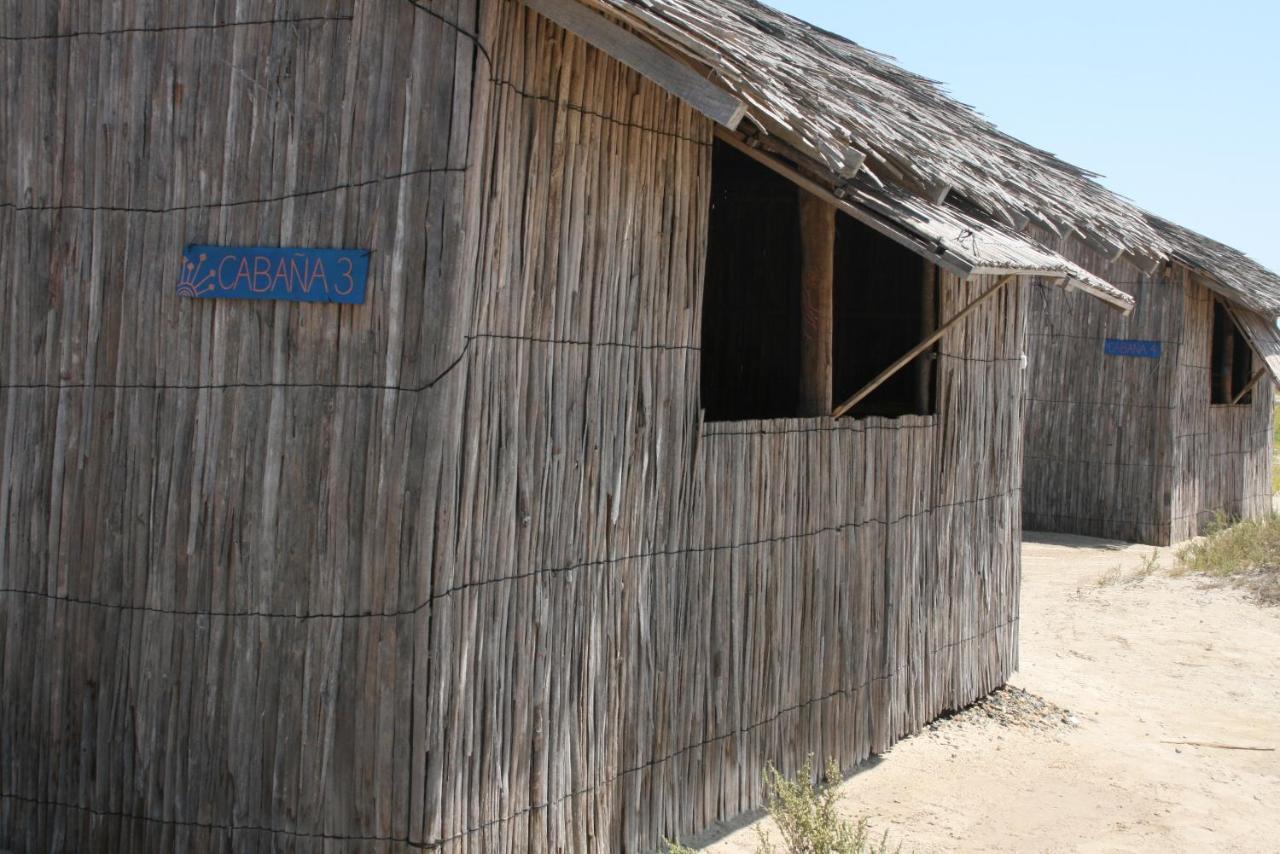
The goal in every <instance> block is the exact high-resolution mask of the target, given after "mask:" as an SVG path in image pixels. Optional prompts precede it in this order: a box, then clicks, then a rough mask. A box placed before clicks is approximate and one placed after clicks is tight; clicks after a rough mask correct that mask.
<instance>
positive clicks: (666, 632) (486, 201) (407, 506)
mask: <svg viewBox="0 0 1280 854" xmlns="http://www.w3.org/2000/svg"><path fill="white" fill-rule="evenodd" d="M10 3H11V4H12V3H13V0H10ZM418 6H420V7H421V8H418V7H415V5H414V4H411V3H409V2H407V0H385V2H382V0H380V2H363V0H362V2H345V3H344V2H336V0H335V2H328V0H326V2H323V3H319V4H307V3H303V2H302V0H289V1H288V2H286V0H280V2H274V0H273V2H250V0H245V2H242V3H239V4H237V5H236V9H235V12H234V16H233V17H236V18H237V20H242V21H259V22H260V23H255V24H245V25H243V26H241V25H237V26H230V25H227V26H223V25H222V24H218V25H217V26H213V27H204V25H207V24H212V23H216V22H217V21H218V20H219V19H218V18H217V16H214V15H212V14H211V13H210V12H209V10H208V9H205V8H204V7H202V6H201V5H200V4H172V3H161V4H157V3H151V2H138V3H134V2H125V0H122V2H118V3H112V4H74V3H68V4H54V5H50V4H48V3H44V2H37V0H24V2H21V3H18V4H17V7H18V9H19V13H18V14H17V15H15V16H14V17H13V21H14V23H13V26H14V27H15V30H14V32H43V33H54V32H63V31H66V32H69V31H71V30H76V31H94V32H98V31H105V30H115V29H118V28H127V27H137V28H139V29H140V30H146V31H139V32H130V33H115V32H113V34H110V35H94V36H89V35H82V36H76V37H74V38H72V37H67V38H54V39H40V40H36V41H32V42H27V41H20V42H4V43H3V44H0V68H3V70H4V78H3V80H4V83H3V86H0V115H2V116H3V118H4V121H5V127H6V130H7V131H8V129H10V128H12V132H6V133H4V134H0V146H3V147H4V152H5V155H4V157H3V160H0V192H2V193H3V195H0V201H3V202H5V203H12V204H13V205H14V206H11V207H0V280H2V281H3V282H4V283H5V285H6V287H5V288H4V290H3V295H2V296H0V382H2V383H3V386H4V387H3V388H2V389H0V431H2V432H0V684H3V685H4V689H5V690H3V691H0V756H3V757H4V761H3V762H0V846H9V847H12V848H14V849H16V850H36V851H43V850H49V849H51V848H57V847H62V848H65V849H67V850H75V851H83V852H116V851H172V850H180V851H191V852H204V851H226V850H234V851H237V852H239V851H247V852H269V851H282V850H300V851H306V850H329V851H359V852H377V854H382V852H393V851H403V850H405V849H406V848H408V847H411V846H439V848H438V850H442V851H446V852H467V851H470V852H475V851H484V852H486V854H488V852H496V853H497V854H518V852H525V851H534V852H538V851H544V852H551V851H559V850H565V851H588V852H590V851H608V852H614V851H635V850H651V849H653V848H656V847H657V846H658V845H659V844H660V841H661V839H662V838H663V837H685V836H687V835H688V834H690V833H691V832H693V831H695V830H697V829H701V828H704V827H705V826H707V825H708V824H710V823H712V822H714V821H717V820H719V819H723V818H726V817H729V816H732V815H736V814H738V813H740V812H742V811H743V810H746V809H751V808H754V807H756V806H758V805H759V804H760V803H761V800H762V797H763V794H764V793H763V784H762V774H761V772H762V769H763V767H764V765H765V763H766V762H768V761H773V762H774V763H775V764H777V765H778V766H779V767H781V768H784V769H788V770H794V769H796V768H797V767H799V765H800V763H802V762H803V760H804V758H805V757H806V756H807V755H808V754H809V753H810V752H813V753H817V754H819V755H820V757H821V758H826V757H832V758H834V759H836V761H838V762H839V763H840V764H841V765H842V766H843V767H845V768H851V767H852V766H853V765H855V764H856V763H858V762H860V761H862V760H864V759H865V758H866V757H868V756H869V755H870V753H871V752H872V751H873V750H884V749H886V748H887V747H889V746H890V745H891V744H893V743H894V742H895V741H896V740H897V739H898V738H900V737H902V736H903V735H905V734H906V733H909V732H912V731H915V730H918V729H919V728H920V727H921V726H922V725H923V724H924V723H925V722H926V721H928V720H930V719H931V718H933V717H935V716H937V715H938V714H940V713H941V712H942V711H944V710H946V709H949V708H954V707H957V706H960V705H963V704H965V703H967V702H969V701H971V700H972V699H974V698H976V697H977V696H978V695H980V694H982V693H985V692H986V691H989V690H990V689H992V688H994V687H996V686H997V685H999V684H1000V683H1001V682H1002V681H1003V680H1004V679H1005V678H1006V677H1007V675H1008V674H1009V673H1010V672H1012V670H1013V668H1014V667H1015V665H1016V661H1017V646H1016V637H1017V629H1018V624H1017V620H1018V612H1017V589H1018V568H1019V564H1018V561H1019V555H1018V549H1017V545H1016V539H1017V530H1018V524H1019V515H1018V490H1019V483H1020V481H1021V470H1020V466H1021V454H1020V452H1019V451H1020V447H1021V442H1022V438H1021V430H1020V423H1021V422H1020V418H1021V404H1020V403H1019V395H1020V392H1021V383H1022V373H1021V371H1020V370H1019V365H1018V359H1019V354H1020V352H1021V346H1022V340H1023V339H1022V335H1023V323H1024V321H1025V311H1026V304H1025V300H1026V294H1025V292H1024V291H1022V290H1020V289H1016V288H1007V289H1005V290H1004V291H1003V292H1002V293H1001V294H1000V296H998V297H993V298H992V299H991V301H989V302H987V303H985V304H984V306H983V307H982V308H981V309H979V310H977V311H975V312H973V313H972V314H970V315H969V316H968V317H966V318H965V320H964V322H962V323H959V324H957V325H955V326H953V327H952V328H951V329H950V330H949V331H948V332H947V334H946V335H945V336H944V337H943V338H942V339H941V340H939V342H938V345H937V347H938V361H937V381H936V388H937V414H936V415H935V416H928V417H917V416H913V417H907V418H901V419H894V420H890V419H881V418H868V419H865V420H855V419H845V420H842V421H839V422H837V421H835V420H833V419H831V418H805V419H781V420H777V421H768V422H746V423H736V424H704V423H702V421H701V417H700V402H699V387H698V384H699V376H700V359H701V353H700V346H701V345H700V329H701V320H702V318H701V312H702V302H701V285H702V280H701V277H702V274H703V270H704V268H705V263H706V257H705V250H706V246H705V236H706V232H707V222H708V211H709V202H710V178H711V176H710V168H711V143H712V140H713V138H714V137H713V127H712V123H711V122H710V121H708V120H707V119H706V118H705V117H704V116H702V115H700V114H698V113H697V112H696V111H695V110H693V109H692V108H691V107H690V106H689V105H688V104H686V103H684V102H682V101H680V100H679V99H677V98H675V97H672V96H671V95H669V94H668V93H667V92H666V91H664V90H663V89H662V88H660V87H659V86H657V85H656V84H653V83H652V82H650V81H648V80H646V79H645V78H644V77H643V76H641V75H640V74H638V73H636V72H634V71H632V70H630V69H628V68H627V67H625V66H624V65H623V64H621V63H619V62H617V61H615V60H613V59H611V58H610V57H608V56H607V55H605V54H604V53H602V52H601V51H599V50H597V49H596V48H594V47H592V46H590V45H589V44H587V43H586V42H585V41H584V40H582V39H580V38H577V37H574V36H572V35H570V34H567V33H566V32H565V31H564V30H563V29H561V28H559V27H557V26H555V25H554V24H553V23H552V22H550V21H548V20H546V19H544V18H542V17H541V16H539V15H536V14H533V13H531V12H530V11H529V10H528V9H527V8H526V7H525V6H524V5H523V4H521V3H518V2H514V0H482V2H480V3H461V2H451V0H432V2H430V3H426V2H421V3H419V4H418ZM229 14H230V13H229ZM297 15H305V16H315V15H322V16H331V17H333V18H334V20H315V21H309V22H301V21H284V20H280V21H278V22H275V23H271V21H273V20H275V19H276V18H280V19H284V18H289V17H291V16H297ZM442 18H443V20H442ZM261 22H266V23H261ZM8 24H9V20H8V19H6V25H8ZM19 25H21V26H22V27H24V28H26V27H29V28H30V29H29V30H28V29H21V30H18V29H16V28H17V27H18V26H19ZM196 25H201V26H202V28H201V29H199V30H185V29H176V30H172V31H164V32H153V31H151V29H152V28H153V27H156V26H175V27H185V26H196ZM6 32H8V31H6ZM475 39H479V42H480V44H481V45H482V46H483V48H484V49H483V50H480V49H479V48H478V47H477V45H476V42H475V41H474V40H475ZM11 71H12V73H10V72H11ZM335 104H340V105H344V106H343V107H342V109H334V108H333V105H335ZM108 131H109V132H108ZM196 239H200V240H207V241H210V242H226V243H233V242H234V243H240V244H279V243H283V242H285V241H293V242H297V243H300V244H303V245H309V244H313V243H314V244H320V245H341V246H362V247H367V248H370V249H372V250H373V253H374V255H373V279H372V282H371V288H370V301H369V303H368V304H367V305H365V306H361V307H350V308H335V307H332V306H301V305H289V306H283V305H257V304H251V303H233V302H191V301H183V300H179V299H178V298H177V297H176V296H175V295H174V292H173V288H172V287H171V283H172V282H173V281H174V278H175V276H176V272H177V263H178V259H179V257H180V254H181V249H182V246H183V245H184V244H185V243H186V242H187V241H191V240H196ZM993 284H994V282H993V281H992V280H990V279H984V280H981V281H979V282H961V281H959V280H958V279H957V278H956V277H954V276H951V275H943V276H942V279H941V282H940V284H939V307H938V310H939V313H940V314H941V315H942V316H944V317H946V316H952V315H954V314H955V313H956V312H957V311H958V310H959V309H960V308H961V307H963V306H964V305H965V304H966V303H967V302H968V300H969V298H970V296H971V294H972V293H973V292H974V288H984V289H985V288H990V287H991V286H992V285H993ZM33 638H35V639H38V640H39V642H38V643H32V642H31V639H33ZM815 638H821V639H822V643H821V644H820V645H819V646H815V645H814V641H813V639H815Z"/></svg>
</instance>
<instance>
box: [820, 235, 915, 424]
mask: <svg viewBox="0 0 1280 854" xmlns="http://www.w3.org/2000/svg"><path fill="white" fill-rule="evenodd" d="M937 272H938V268H937V267H936V266H935V265H933V264H929V263H928V262H926V261H925V260H924V259H923V258H921V257H920V256H919V255H917V254H915V253H914V252H912V251H911V250H909V249H907V248H905V247H903V246H899V245H898V244H897V243H894V242H893V241H892V240H889V239H888V238H886V237H883V236H881V235H879V234H877V233H876V232H874V231H872V230H871V229H870V228H868V227H867V226H865V225H863V224H862V223H860V222H858V221H857V220H855V219H853V218H852V217H848V216H844V215H841V216H839V217H838V218H837V222H836V276H835V356H834V362H835V365H834V368H835V375H834V377H833V383H834V386H835V399H836V401H844V400H848V399H849V398H850V397H852V396H853V395H855V394H857V393H858V392H859V391H861V390H862V389H863V388H864V387H865V386H866V385H867V384H868V383H870V382H871V381H872V380H874V379H875V378H876V377H877V376H879V374H880V373H881V372H882V371H883V370H884V369H885V368H887V367H889V366H890V365H892V364H893V363H894V362H896V361H898V359H900V358H902V357H903V356H905V355H906V354H907V353H909V352H911V350H912V349H914V348H915V347H916V346H917V345H918V344H919V343H920V342H921V341H923V340H925V339H926V338H928V337H929V335H930V334H931V333H932V332H933V331H934V330H935V329H936V328H937V318H936V310H937V304H938V290H937V289H938V277H937ZM935 352H936V348H931V349H930V350H928V351H926V352H925V353H923V354H922V355H920V356H919V357H917V358H916V360H915V361H914V362H912V363H911V364H909V365H907V366H906V367H905V368H903V369H901V370H900V371H898V372H897V373H896V374H894V375H893V376H891V377H890V378H889V379H888V380H886V381H885V383H884V384H883V385H881V386H880V387H879V388H877V389H876V390H875V391H873V392H872V393H871V395H870V396H869V397H867V398H865V399H864V400H863V401H862V402H860V403H859V404H858V405H857V406H855V407H854V408H853V410H852V411H851V412H850V414H851V415H854V416H866V415H883V416H889V417H897V416H900V415H932V414H933V413H934V411H935V410H934V407H935V405H936V401H935V400H934V397H935V395H934V382H933V375H934V372H935Z"/></svg>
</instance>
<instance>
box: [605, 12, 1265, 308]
mask: <svg viewBox="0 0 1280 854" xmlns="http://www.w3.org/2000/svg"><path fill="white" fill-rule="evenodd" d="M583 2H585V3H587V5H590V6H593V7H594V8H597V9H598V10H600V11H603V12H605V13H606V14H607V15H610V16H612V17H615V18H620V19H622V20H623V21H624V22H625V23H627V24H628V25H629V26H631V27H632V28H634V29H636V30H637V31H639V32H640V33H642V34H643V35H645V36H646V37H647V38H649V39H650V40H652V41H654V42H656V43H659V44H661V45H663V46H665V47H666V48H667V49H669V50H673V51H674V52H676V53H678V54H680V55H682V56H683V57H685V58H686V59H688V60H690V61H691V62H692V63H693V64H695V65H696V66H698V67H701V68H703V69H704V70H705V71H706V72H707V76H708V77H710V78H711V79H714V80H716V81H717V82H718V83H719V84H720V85H722V86H723V87H725V88H726V89H728V90H730V91H732V92H733V93H735V94H736V95H737V96H738V97H739V98H741V99H742V100H743V101H744V102H745V104H746V105H747V114H746V115H747V119H748V120H749V121H750V123H751V125H753V126H754V129H755V130H756V132H758V133H759V134H761V135H762V136H763V137H765V138H767V139H768V140H769V141H770V142H771V143H772V144H781V145H782V146H785V148H786V149H787V150H788V151H789V152H791V153H794V155H796V157H798V158H800V159H802V160H803V161H804V162H805V165H806V166H810V167H812V168H813V169H814V171H816V172H820V173H822V174H824V175H825V176H826V177H827V178H828V179H829V181H830V183H831V184H832V185H833V186H836V187H842V186H848V185H850V184H851V183H853V182H854V179H855V176H856V178H857V181H856V183H857V185H858V186H857V189H856V191H857V192H861V193H862V194H863V195H868V194H870V195H874V194H875V193H876V190H877V189H878V188H883V189H884V190H886V191H890V193H892V190H899V189H906V190H907V191H909V192H910V193H911V194H912V195H914V196H917V197H918V198H919V199H920V200H921V201H922V202H923V203H924V204H925V205H926V206H930V207H931V209H933V210H936V209H937V208H939V207H943V208H946V209H948V210H951V211H954V212H956V213H957V214H958V215H962V216H968V217H970V218H972V217H974V216H976V217H978V218H980V219H984V220H986V221H987V222H988V223H990V224H992V225H993V226H997V227H998V228H999V229H1000V231H1001V232H1002V233H1006V234H1016V233H1019V232H1021V231H1022V230H1023V229H1024V228H1025V227H1026V226H1027V225H1028V224H1035V225H1038V226H1040V227H1042V228H1045V229H1047V230H1049V231H1051V232H1053V233H1055V234H1058V235H1060V236H1068V235H1072V234H1075V235H1077V236H1078V237H1079V238H1081V239H1083V240H1084V242H1085V243H1087V244H1088V245H1090V246H1091V247H1093V248H1094V249H1097V250H1099V251H1101V252H1102V253H1103V254H1106V255H1111V256H1114V257H1121V256H1124V257H1128V258H1129V259H1130V260H1133V261H1134V262H1135V263H1137V264H1139V265H1140V266H1144V267H1150V266H1151V264H1150V263H1149V262H1150V261H1156V260H1164V259H1171V258H1172V259H1175V260H1178V261H1181V262H1183V263H1188V264H1189V265H1192V266H1194V267H1196V268H1197V269H1199V270H1201V271H1202V272H1204V273H1206V274H1208V275H1209V276H1211V277H1213V278H1214V279H1216V280H1217V281H1218V282H1219V283H1220V284H1221V285H1222V286H1223V289H1225V290H1226V291H1227V292H1229V293H1234V294H1236V295H1237V296H1238V297H1239V298H1240V299H1241V301H1243V302H1246V303H1247V304H1249V305H1250V306H1252V307H1255V308H1258V309H1261V308H1263V307H1264V306H1265V310H1266V311H1268V312H1270V313H1271V314H1276V313H1280V277H1277V276H1276V275H1275V274H1273V273H1271V272H1269V271H1267V270H1265V269H1264V268H1262V267H1260V266H1259V265H1257V264H1256V263H1254V262H1252V261H1250V260H1249V259H1248V258H1246V257H1245V256H1244V255H1243V254H1241V253H1239V252H1236V251H1235V250H1231V249H1229V247H1225V246H1222V244H1218V243H1215V242H1213V241H1210V240H1208V239H1207V238H1203V237H1201V236H1200V235H1195V234H1194V233H1192V232H1187V231H1185V230H1182V229H1177V227H1174V228H1172V229H1171V228H1169V227H1167V224H1166V223H1164V221H1162V220H1158V219H1156V218H1154V217H1151V216H1149V215H1148V214H1147V213H1146V212H1144V211H1143V210H1141V209H1140V208H1138V207H1137V206H1136V205H1134V204H1133V203H1131V202H1130V201H1128V200H1127V199H1125V198H1123V197H1121V196H1120V195H1118V194H1116V193H1114V192H1112V191H1110V190H1108V189H1107V188H1105V187H1103V186H1102V185H1101V184H1099V183H1098V182H1097V181H1096V180H1094V179H1095V178H1096V177H1097V176H1096V175H1094V174H1093V173H1090V172H1088V171H1086V170H1083V169H1080V168H1078V167H1075V166H1072V165H1071V164H1069V163H1066V162H1064V161H1062V160H1060V159H1058V158H1057V157H1055V156H1054V155H1052V154H1050V153H1048V152H1046V151H1043V150H1041V149H1038V148H1035V147H1034V146H1031V145H1028V144H1027V143H1024V142H1022V141H1020V140H1018V139H1015V138H1014V137H1011V136H1009V135H1007V134H1005V133H1002V132H1001V131H1000V130H999V129H997V128H996V127H995V126H994V125H993V124H991V123H990V122H989V121H987V120H986V119H985V118H983V117H982V116H981V115H979V114H978V113H977V112H976V111H974V110H973V109H972V108H970V107H968V106H965V105H964V104H961V103H959V102H958V101H956V100H954V99H953V98H951V97H950V96H949V95H947V94H946V93H945V92H944V91H943V90H942V88H941V87H940V86H939V85H938V84H937V83H935V82H933V81H931V80H928V79H926V78H924V77H920V76H918V75H915V74H912V73H910V72H908V71H904V70H903V69H901V68H899V67H898V66H897V65H895V64H894V63H893V62H892V61H891V60H890V59H889V58H888V57H886V56H884V55H882V54H879V53H876V52H874V51H870V50H867V49H866V48H863V47H861V46H859V45H857V44H854V43H853V42H851V41H849V40H847V39H845V38H842V37H840V36H838V35H835V34H833V33H829V32H826V31H824V30H821V29H819V28H817V27H814V26H812V25H810V24H807V23H805V22H804V21H801V20H799V19H797V18H794V17H792V16H790V15H786V14H784V13H782V12H778V11H776V10H774V9H771V8H769V7H767V6H764V5H762V4H760V3H757V2H755V1H754V0H583ZM943 199H945V202H946V203H945V204H944V205H937V204H935V203H937V202H942V201H943ZM961 212H963V213H961Z"/></svg>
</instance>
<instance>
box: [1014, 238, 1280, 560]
mask: <svg viewBox="0 0 1280 854" xmlns="http://www.w3.org/2000/svg"><path fill="white" fill-rule="evenodd" d="M1150 221H1151V224H1152V226H1153V227H1154V228H1156V229H1157V230H1158V231H1159V232H1160V233H1161V234H1162V235H1164V236H1165V238H1166V239H1167V240H1168V241H1169V243H1170V244H1171V245H1172V246H1173V247H1175V249H1174V250H1173V251H1172V252H1171V253H1170V257H1169V259H1168V260H1167V261H1166V262H1163V263H1161V264H1159V265H1158V266H1156V267H1155V268H1154V269H1147V270H1145V271H1144V270H1142V269H1138V268H1135V267H1134V266H1132V265H1130V264H1128V263H1125V262H1123V261H1120V260H1119V259H1116V258H1108V257H1105V256H1103V255H1102V254H1100V253H1099V252H1097V251H1094V250H1091V249H1089V248H1087V247H1084V246H1082V245H1081V244H1080V242H1079V241H1077V240H1074V239H1072V238H1066V239H1062V240H1058V241H1055V240H1054V239H1053V238H1051V237H1047V238H1046V242H1049V243H1053V244H1054V245H1057V247H1058V248H1059V249H1060V251H1062V252H1063V254H1064V255H1067V256H1069V257H1071V258H1072V259H1074V260H1076V261H1078V262H1079V263H1080V264H1082V265H1084V266H1086V267H1088V268H1089V269H1090V270H1093V271H1094V272H1097V273H1100V274H1102V275H1103V276H1106V277H1107V278H1108V280H1109V281H1111V282H1113V283H1115V284H1116V285H1117V286H1118V287H1120V288H1122V289H1124V290H1125V291H1126V292H1127V293H1129V294H1131V295H1132V296H1133V297H1135V299H1136V300H1137V305H1138V307H1137V310H1136V311H1134V312H1133V313H1132V314H1130V315H1128V316H1125V317H1120V316H1116V315H1115V313H1114V312H1099V311H1096V310H1094V309H1093V308H1092V306H1090V305H1087V304H1086V303H1085V301H1079V300H1073V301H1070V302H1067V301H1064V300H1063V299H1062V298H1061V296H1060V295H1059V294H1058V293H1056V292H1055V291H1054V289H1052V288H1045V289H1036V290H1034V291H1033V296H1032V299H1031V304H1030V305H1031V307H1030V315H1029V323H1030V331H1029V333H1028V344H1027V346H1028V350H1027V352H1028V356H1029V370H1028V376H1027V415H1026V455H1025V459H1026V469H1025V477H1024V481H1023V483H1024V486H1023V524H1024V525H1025V527H1026V528H1027V529H1028V530H1035V531H1054V532H1066V533H1074V534H1084V535H1089V536H1096V537H1108V538H1113V539H1121V540H1128V541H1133V542H1141V543H1150V544H1153V545H1169V544H1171V543H1176V542H1180V541H1182V540H1186V539H1189V538H1191V537H1194V536H1196V535H1198V534H1202V533H1204V532H1205V531H1206V530H1207V529H1208V528H1209V527H1210V526H1211V525H1213V524H1216V523H1217V520H1218V519H1220V518H1226V519H1251V518H1258V517H1260V516H1263V515H1266V514H1268V513H1270V512H1271V507H1272V504H1271V496H1272V481H1271V464H1272V459H1271V455H1272V447H1271V439H1272V433H1273V430H1274V424H1273V412H1274V395H1273V389H1274V386H1275V383H1276V382H1280V340H1278V337H1277V332H1276V316H1277V315H1280V277H1277V276H1276V275H1275V274H1274V273H1272V272H1271V271H1269V270H1266V269H1265V268H1263V267H1261V266H1259V265H1258V264H1257V263H1255V262H1254V261H1252V260H1251V259H1249V258H1248V257H1247V256H1245V255H1244V254H1242V253H1240V252H1238V251H1236V250H1234V249H1232V248H1231V247H1229V246H1225V245H1223V244H1221V243H1218V242H1216V241H1213V240H1210V239H1209V238H1207V237H1204V236H1202V235H1200V234H1196V233H1195V232H1192V231H1190V230H1188V229H1185V228H1181V227H1179V226H1177V225H1175V224H1173V223H1171V222H1169V221H1167V220H1163V219H1160V218H1158V217H1154V216H1153V217H1150ZM1042 237H1043V235H1042Z"/></svg>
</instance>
